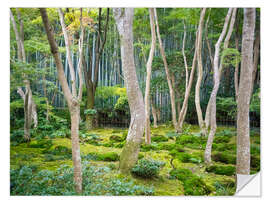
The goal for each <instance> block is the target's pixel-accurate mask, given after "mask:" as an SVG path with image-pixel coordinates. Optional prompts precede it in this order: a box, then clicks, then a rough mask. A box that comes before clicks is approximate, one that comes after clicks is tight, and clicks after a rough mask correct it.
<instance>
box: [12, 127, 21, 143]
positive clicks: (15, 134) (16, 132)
mask: <svg viewBox="0 0 270 203" xmlns="http://www.w3.org/2000/svg"><path fill="white" fill-rule="evenodd" d="M23 136H24V130H14V131H13V132H12V133H11V136H10V141H11V142H17V143H22V142H24V137H23Z"/></svg>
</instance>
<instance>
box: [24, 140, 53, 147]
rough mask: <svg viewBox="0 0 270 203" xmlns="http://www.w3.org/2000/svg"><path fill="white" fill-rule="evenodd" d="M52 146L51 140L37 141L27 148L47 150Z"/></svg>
mask: <svg viewBox="0 0 270 203" xmlns="http://www.w3.org/2000/svg"><path fill="white" fill-rule="evenodd" d="M52 145H53V143H52V140H47V139H46V140H38V141H34V142H32V143H31V144H30V145H29V147H31V148H46V149H49V148H50V147H51V146H52Z"/></svg>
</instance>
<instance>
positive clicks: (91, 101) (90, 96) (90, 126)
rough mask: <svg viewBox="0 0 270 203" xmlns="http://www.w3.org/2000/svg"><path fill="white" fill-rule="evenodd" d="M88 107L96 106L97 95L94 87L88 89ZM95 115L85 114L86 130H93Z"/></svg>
mask: <svg viewBox="0 0 270 203" xmlns="http://www.w3.org/2000/svg"><path fill="white" fill-rule="evenodd" d="M86 94H87V96H86V107H87V109H93V108H94V102H95V96H94V92H93V88H88V89H86ZM93 121H94V116H93V115H89V114H87V115H86V116H85V128H86V130H92V129H93V128H94V127H95V126H94V122H93Z"/></svg>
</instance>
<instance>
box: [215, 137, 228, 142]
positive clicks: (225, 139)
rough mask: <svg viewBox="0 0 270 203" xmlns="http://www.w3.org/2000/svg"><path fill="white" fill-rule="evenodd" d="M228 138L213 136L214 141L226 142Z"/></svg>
mask: <svg viewBox="0 0 270 203" xmlns="http://www.w3.org/2000/svg"><path fill="white" fill-rule="evenodd" d="M230 139H231V138H230V137H227V136H215V139H214V143H228V142H229V141H230Z"/></svg>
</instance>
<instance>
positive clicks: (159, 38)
mask: <svg viewBox="0 0 270 203" xmlns="http://www.w3.org/2000/svg"><path fill="white" fill-rule="evenodd" d="M154 14H155V21H156V28H157V37H158V42H159V48H160V53H161V56H162V60H163V63H164V68H165V72H166V76H167V81H168V86H169V93H170V99H171V108H172V121H173V126H174V129H175V131H179V127H178V124H177V120H176V107H175V93H174V90H173V85H172V79H171V76H170V71H169V67H168V63H167V59H166V55H165V51H164V48H163V45H162V40H161V36H160V32H159V25H158V16H157V11H156V9H154Z"/></svg>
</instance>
